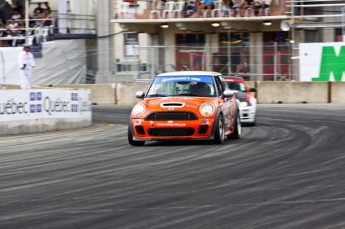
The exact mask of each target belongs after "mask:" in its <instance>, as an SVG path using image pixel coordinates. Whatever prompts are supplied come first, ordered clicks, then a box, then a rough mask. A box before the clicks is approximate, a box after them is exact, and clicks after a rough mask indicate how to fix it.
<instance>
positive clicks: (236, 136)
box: [228, 111, 242, 139]
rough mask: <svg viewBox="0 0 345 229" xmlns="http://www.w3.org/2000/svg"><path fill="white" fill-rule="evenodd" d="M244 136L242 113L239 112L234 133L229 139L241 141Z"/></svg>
mask: <svg viewBox="0 0 345 229" xmlns="http://www.w3.org/2000/svg"><path fill="white" fill-rule="evenodd" d="M241 134H242V126H241V118H240V112H239V111H237V114H236V120H235V129H234V132H233V133H232V134H230V135H228V139H240V138H241Z"/></svg>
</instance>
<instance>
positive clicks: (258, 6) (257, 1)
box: [253, 0, 261, 16]
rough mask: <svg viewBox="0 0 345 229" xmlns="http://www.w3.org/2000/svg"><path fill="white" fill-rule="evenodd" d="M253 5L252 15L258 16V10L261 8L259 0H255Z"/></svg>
mask: <svg viewBox="0 0 345 229" xmlns="http://www.w3.org/2000/svg"><path fill="white" fill-rule="evenodd" d="M253 7H254V15H255V16H259V11H260V9H261V2H260V1H259V0H255V2H254V6H253Z"/></svg>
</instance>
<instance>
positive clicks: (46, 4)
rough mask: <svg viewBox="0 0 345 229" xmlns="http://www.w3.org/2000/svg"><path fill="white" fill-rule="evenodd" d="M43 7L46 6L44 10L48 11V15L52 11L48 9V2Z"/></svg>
mask: <svg viewBox="0 0 345 229" xmlns="http://www.w3.org/2000/svg"><path fill="white" fill-rule="evenodd" d="M44 5H45V6H46V8H45V9H44V10H48V14H51V12H52V11H51V9H50V6H49V2H45V3H44Z"/></svg>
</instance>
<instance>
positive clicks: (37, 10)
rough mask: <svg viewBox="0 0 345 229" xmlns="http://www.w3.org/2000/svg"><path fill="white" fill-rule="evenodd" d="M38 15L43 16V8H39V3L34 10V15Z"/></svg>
mask: <svg viewBox="0 0 345 229" xmlns="http://www.w3.org/2000/svg"><path fill="white" fill-rule="evenodd" d="M35 13H38V14H43V8H42V7H41V3H40V2H39V3H37V7H36V8H35V9H34V14H35Z"/></svg>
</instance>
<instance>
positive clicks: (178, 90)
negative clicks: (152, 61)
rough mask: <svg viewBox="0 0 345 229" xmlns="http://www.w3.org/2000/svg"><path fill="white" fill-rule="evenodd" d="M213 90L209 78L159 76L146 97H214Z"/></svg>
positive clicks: (210, 78)
mask: <svg viewBox="0 0 345 229" xmlns="http://www.w3.org/2000/svg"><path fill="white" fill-rule="evenodd" d="M214 88H215V87H214V82H213V78H212V77H211V76H160V77H157V78H156V79H155V80H154V81H153V83H152V85H151V87H150V89H149V92H148V93H147V95H146V97H166V96H198V97H215V96H216V92H215V89H214Z"/></svg>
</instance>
